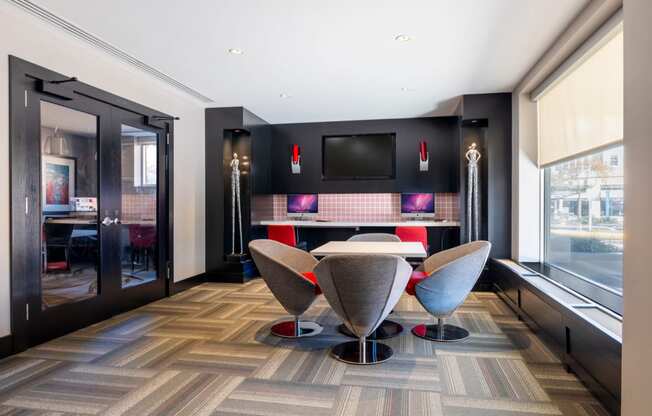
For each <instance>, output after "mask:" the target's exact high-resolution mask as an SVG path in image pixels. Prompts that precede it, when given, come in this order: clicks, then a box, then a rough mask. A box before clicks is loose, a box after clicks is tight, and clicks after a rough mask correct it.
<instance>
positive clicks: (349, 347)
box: [331, 341, 394, 365]
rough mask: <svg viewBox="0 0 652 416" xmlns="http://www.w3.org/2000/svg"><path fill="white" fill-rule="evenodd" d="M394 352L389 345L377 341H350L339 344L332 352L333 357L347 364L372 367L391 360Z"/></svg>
mask: <svg viewBox="0 0 652 416" xmlns="http://www.w3.org/2000/svg"><path fill="white" fill-rule="evenodd" d="M393 354H394V351H392V348H391V347H390V346H388V345H385V344H381V343H380V342H376V341H364V342H361V341H349V342H344V343H342V344H338V345H336V346H334V347H333V349H332V350H331V355H332V356H333V357H334V358H335V359H336V360H339V361H342V362H344V363H347V364H356V365H370V364H378V363H382V362H384V361H387V360H389V359H390V358H391V357H392V355H393Z"/></svg>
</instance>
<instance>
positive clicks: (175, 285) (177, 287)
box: [169, 273, 208, 296]
mask: <svg viewBox="0 0 652 416" xmlns="http://www.w3.org/2000/svg"><path fill="white" fill-rule="evenodd" d="M207 281H208V280H207V276H206V273H201V274H198V275H196V276H193V277H189V278H187V279H183V280H180V281H178V282H171V283H170V286H169V287H170V289H169V296H172V295H176V294H177V293H181V292H183V291H184V290H188V289H190V288H191V287H194V286H197V285H200V284H202V283H204V282H207Z"/></svg>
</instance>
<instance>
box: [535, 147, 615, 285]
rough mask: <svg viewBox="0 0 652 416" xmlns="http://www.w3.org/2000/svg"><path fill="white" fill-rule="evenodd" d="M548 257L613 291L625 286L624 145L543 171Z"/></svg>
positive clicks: (555, 264) (561, 266) (558, 265)
mask: <svg viewBox="0 0 652 416" xmlns="http://www.w3.org/2000/svg"><path fill="white" fill-rule="evenodd" d="M544 174H545V188H544V192H545V203H546V205H545V210H544V211H545V218H544V224H545V226H544V231H545V261H546V263H548V264H549V265H551V266H555V267H558V268H561V269H564V270H566V271H568V272H571V273H573V274H575V275H577V276H578V277H580V278H582V279H585V280H588V281H590V282H592V283H594V284H596V285H599V286H602V287H604V288H607V289H609V290H611V291H614V292H617V293H622V288H623V218H624V209H623V147H622V146H617V147H613V148H610V149H608V150H602V151H598V152H595V153H592V154H589V155H587V156H582V157H579V158H576V159H572V160H570V161H565V162H562V163H558V164H555V165H552V166H549V167H546V168H545V169H544Z"/></svg>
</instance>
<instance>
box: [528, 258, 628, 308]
mask: <svg viewBox="0 0 652 416" xmlns="http://www.w3.org/2000/svg"><path fill="white" fill-rule="evenodd" d="M522 266H524V267H526V268H528V269H529V270H530V271H532V272H534V273H535V274H538V275H541V276H543V277H545V278H547V279H550V280H552V281H554V282H556V283H557V284H559V285H561V286H562V287H565V288H567V289H570V290H572V291H574V292H577V293H580V294H582V296H583V297H585V298H587V299H590V302H591V303H596V304H598V305H600V306H602V307H604V308H606V309H608V310H609V311H611V312H613V313H615V314H616V315H618V316H622V314H623V297H622V295H621V294H618V293H616V292H615V291H614V290H612V289H608V288H605V287H602V286H600V285H598V284H595V283H593V282H591V281H590V280H587V279H584V278H582V277H578V276H577V275H575V274H573V273H570V272H567V271H565V270H563V269H559V268H557V267H554V266H550V265H548V264H545V263H523V264H522Z"/></svg>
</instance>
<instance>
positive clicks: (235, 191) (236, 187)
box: [230, 153, 244, 255]
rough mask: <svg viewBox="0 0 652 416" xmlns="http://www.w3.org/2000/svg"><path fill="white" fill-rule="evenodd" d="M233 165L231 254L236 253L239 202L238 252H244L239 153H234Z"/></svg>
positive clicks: (231, 164)
mask: <svg viewBox="0 0 652 416" xmlns="http://www.w3.org/2000/svg"><path fill="white" fill-rule="evenodd" d="M230 166H231V254H233V255H235V254H236V252H235V221H236V216H235V206H236V203H237V204H238V230H239V234H240V250H239V251H238V253H237V254H241V255H242V254H244V248H243V244H242V211H241V209H240V160H238V154H237V153H234V154H233V159H232V160H231V163H230Z"/></svg>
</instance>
